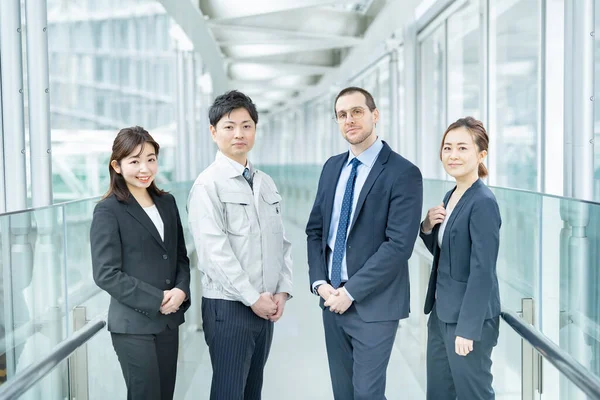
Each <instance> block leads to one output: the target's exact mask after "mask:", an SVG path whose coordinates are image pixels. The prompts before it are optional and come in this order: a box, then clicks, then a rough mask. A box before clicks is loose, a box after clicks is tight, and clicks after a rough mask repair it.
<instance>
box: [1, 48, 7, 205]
mask: <svg viewBox="0 0 600 400" xmlns="http://www.w3.org/2000/svg"><path fill="white" fill-rule="evenodd" d="M1 53H2V50H0V60H1V59H2V54H1ZM1 64H2V62H1V61H0V65H1ZM5 212H6V183H5V180H4V129H3V125H2V72H1V69H0V214H2V213H5Z"/></svg>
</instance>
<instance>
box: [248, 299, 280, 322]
mask: <svg viewBox="0 0 600 400" xmlns="http://www.w3.org/2000/svg"><path fill="white" fill-rule="evenodd" d="M250 308H252V311H254V314H256V315H258V316H259V317H261V318H262V319H269V317H271V316H272V315H274V314H275V313H276V312H277V304H275V302H274V301H273V295H272V294H271V293H269V292H264V293H261V294H260V297H259V298H258V300H256V303H254V304H252V306H251V307H250Z"/></svg>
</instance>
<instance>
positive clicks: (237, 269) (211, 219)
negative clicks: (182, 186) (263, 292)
mask: <svg viewBox="0 0 600 400" xmlns="http://www.w3.org/2000/svg"><path fill="white" fill-rule="evenodd" d="M188 223H189V226H190V230H191V231H192V236H193V237H194V244H195V246H196V250H197V251H198V254H199V258H200V261H201V265H200V267H201V269H202V270H203V272H204V273H205V274H207V275H208V276H209V277H210V278H211V279H212V280H215V281H217V282H219V283H220V284H221V286H222V287H223V290H224V291H225V292H226V293H227V294H228V295H230V296H232V297H233V298H235V299H237V300H238V301H241V302H242V303H244V305H246V306H251V305H253V304H254V303H256V301H257V300H258V298H259V297H260V293H259V292H258V291H257V290H256V289H255V288H254V286H252V284H251V283H250V277H249V276H248V273H247V272H246V271H244V269H243V268H242V266H241V264H240V262H239V260H238V259H237V257H236V256H235V254H234V253H233V249H232V248H231V243H230V242H229V238H228V237H227V230H226V229H225V222H224V217H223V211H222V209H221V203H220V201H219V198H218V197H217V194H216V192H215V191H214V190H213V189H210V188H209V187H208V186H207V185H203V184H195V185H194V187H193V188H192V192H191V193H190V198H189V201H188Z"/></svg>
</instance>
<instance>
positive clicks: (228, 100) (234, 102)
mask: <svg viewBox="0 0 600 400" xmlns="http://www.w3.org/2000/svg"><path fill="white" fill-rule="evenodd" d="M238 108H245V109H246V111H248V114H250V118H252V120H253V121H254V124H258V111H256V105H254V103H253V102H252V99H251V98H250V97H248V96H246V95H245V94H244V93H242V92H239V91H237V90H231V91H229V92H227V93H225V94H222V95H220V96H219V97H217V98H216V99H215V101H214V102H213V104H212V106H210V109H209V110H208V119H209V121H210V124H211V125H212V126H214V127H216V126H217V123H218V122H219V121H220V120H221V118H223V116H224V115H229V114H231V112H232V111H233V110H236V109H238Z"/></svg>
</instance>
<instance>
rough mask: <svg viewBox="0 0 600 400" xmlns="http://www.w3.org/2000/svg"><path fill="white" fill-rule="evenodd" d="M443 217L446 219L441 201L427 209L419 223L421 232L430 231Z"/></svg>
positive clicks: (442, 220)
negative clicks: (425, 214)
mask: <svg viewBox="0 0 600 400" xmlns="http://www.w3.org/2000/svg"><path fill="white" fill-rule="evenodd" d="M444 219H446V209H445V208H444V203H442V204H440V205H439V206H436V207H433V208H430V209H429V211H427V216H426V217H425V220H424V221H423V223H422V224H421V229H422V230H423V232H431V230H432V229H433V227H434V226H436V225H437V224H441V223H442V222H444Z"/></svg>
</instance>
